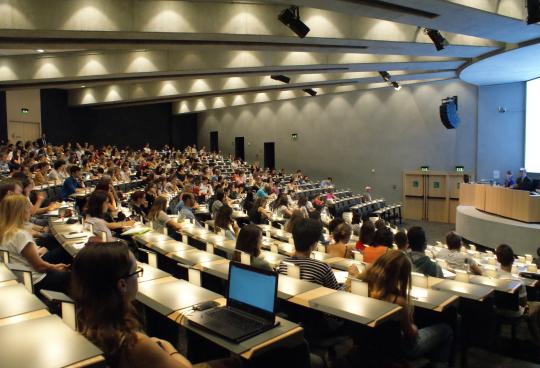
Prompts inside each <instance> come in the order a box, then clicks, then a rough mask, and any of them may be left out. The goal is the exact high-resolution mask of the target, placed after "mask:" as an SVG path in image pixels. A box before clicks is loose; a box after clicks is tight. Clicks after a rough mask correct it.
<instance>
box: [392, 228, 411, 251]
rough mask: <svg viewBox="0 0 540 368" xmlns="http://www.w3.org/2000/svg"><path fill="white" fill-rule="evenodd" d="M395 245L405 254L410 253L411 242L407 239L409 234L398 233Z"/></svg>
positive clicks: (395, 237) (395, 236)
mask: <svg viewBox="0 0 540 368" xmlns="http://www.w3.org/2000/svg"><path fill="white" fill-rule="evenodd" d="M394 243H396V245H397V248H398V250H400V251H402V252H403V253H405V254H407V253H408V252H409V240H408V239H407V233H406V232H405V231H403V230H401V231H398V232H397V233H396V234H395V235H394Z"/></svg>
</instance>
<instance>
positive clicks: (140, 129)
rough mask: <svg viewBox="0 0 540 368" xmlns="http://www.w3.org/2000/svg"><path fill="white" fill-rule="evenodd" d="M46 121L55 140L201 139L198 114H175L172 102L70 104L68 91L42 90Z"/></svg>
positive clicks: (178, 142)
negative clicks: (134, 104)
mask: <svg viewBox="0 0 540 368" xmlns="http://www.w3.org/2000/svg"><path fill="white" fill-rule="evenodd" d="M41 97H42V100H41V103H42V125H43V130H44V132H45V133H46V134H47V136H48V138H49V140H50V141H51V142H58V143H65V142H76V141H79V142H89V143H92V144H95V145H98V146H99V145H103V144H115V145H119V146H121V147H123V146H126V145H129V146H130V147H133V148H141V147H142V146H143V145H144V144H145V143H149V144H150V145H151V146H152V147H160V146H162V145H164V144H169V145H173V146H175V147H178V148H183V147H186V146H187V145H192V144H196V142H197V114H189V115H172V114H171V111H172V110H171V104H170V103H162V104H153V105H137V106H124V107H111V108H103V107H101V108H97V107H81V108H78V107H72V108H70V107H68V105H67V93H66V92H65V91H61V90H42V96H41Z"/></svg>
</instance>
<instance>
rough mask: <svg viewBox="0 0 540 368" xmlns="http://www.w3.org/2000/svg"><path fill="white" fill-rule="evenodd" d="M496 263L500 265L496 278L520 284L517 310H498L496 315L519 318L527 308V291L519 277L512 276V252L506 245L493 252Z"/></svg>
mask: <svg viewBox="0 0 540 368" xmlns="http://www.w3.org/2000/svg"><path fill="white" fill-rule="evenodd" d="M495 255H496V256H497V262H499V264H500V265H501V269H500V270H499V272H498V275H497V276H498V278H499V279H502V280H517V281H519V282H520V283H521V286H520V288H519V309H518V310H508V309H498V311H497V312H498V313H499V314H501V315H504V316H507V317H519V316H521V315H523V313H524V312H525V307H526V306H527V289H526V288H525V285H524V284H523V281H522V280H521V279H520V278H519V277H515V276H514V275H512V265H513V264H514V250H513V249H512V247H511V246H509V245H508V244H501V245H499V246H498V247H497V249H496V250H495Z"/></svg>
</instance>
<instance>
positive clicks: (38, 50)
mask: <svg viewBox="0 0 540 368" xmlns="http://www.w3.org/2000/svg"><path fill="white" fill-rule="evenodd" d="M36 51H37V52H39V53H40V54H41V53H42V52H45V50H43V49H37V50H36Z"/></svg>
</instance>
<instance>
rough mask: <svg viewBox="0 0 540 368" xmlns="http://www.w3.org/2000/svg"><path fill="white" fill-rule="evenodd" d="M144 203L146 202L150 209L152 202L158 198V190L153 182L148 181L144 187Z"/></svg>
mask: <svg viewBox="0 0 540 368" xmlns="http://www.w3.org/2000/svg"><path fill="white" fill-rule="evenodd" d="M145 192H146V202H148V206H149V207H152V204H154V200H155V199H156V198H157V197H158V189H157V185H156V183H155V182H153V181H150V182H149V183H148V184H147V185H146V189H145Z"/></svg>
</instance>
